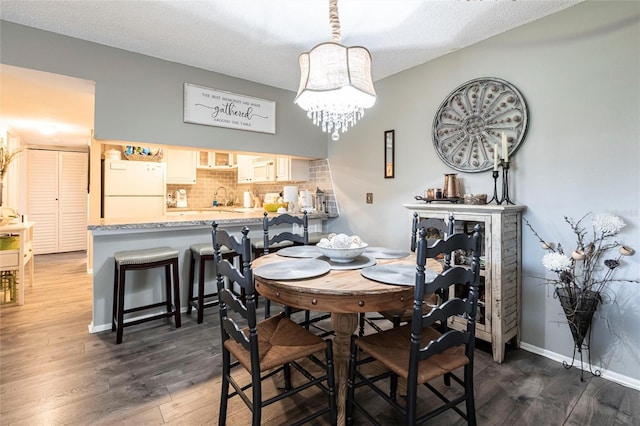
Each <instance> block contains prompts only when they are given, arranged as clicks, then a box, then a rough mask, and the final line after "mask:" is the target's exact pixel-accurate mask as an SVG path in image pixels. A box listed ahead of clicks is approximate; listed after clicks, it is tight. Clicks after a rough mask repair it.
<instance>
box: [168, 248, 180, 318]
mask: <svg viewBox="0 0 640 426" xmlns="http://www.w3.org/2000/svg"><path fill="white" fill-rule="evenodd" d="M172 264H173V304H174V306H175V307H174V309H175V318H176V328H180V327H181V326H182V321H181V319H180V315H181V312H180V274H179V273H178V259H174V260H173V261H172ZM168 297H169V296H168V295H167V298H168Z"/></svg>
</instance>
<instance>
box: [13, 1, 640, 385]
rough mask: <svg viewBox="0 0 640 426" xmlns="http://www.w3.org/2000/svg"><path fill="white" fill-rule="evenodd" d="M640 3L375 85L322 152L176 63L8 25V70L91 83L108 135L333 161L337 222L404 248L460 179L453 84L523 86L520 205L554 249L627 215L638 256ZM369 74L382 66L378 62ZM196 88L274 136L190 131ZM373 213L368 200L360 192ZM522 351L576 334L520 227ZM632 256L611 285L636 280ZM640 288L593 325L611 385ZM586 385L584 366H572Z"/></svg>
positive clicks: (568, 16) (635, 351)
mask: <svg viewBox="0 0 640 426" xmlns="http://www.w3.org/2000/svg"><path fill="white" fill-rule="evenodd" d="M639 21H640V3H638V2H613V1H609V2H593V1H589V2H586V3H583V4H580V5H577V6H574V7H572V8H570V9H567V10H565V11H562V12H559V13H557V14H555V15H552V16H550V17H547V18H544V19H542V20H539V21H536V22H533V23H531V24H528V25H526V26H524V27H521V28H518V29H515V30H513V31H510V32H508V33H506V34H503V35H500V36H498V37H495V38H493V39H491V40H488V41H486V42H483V43H479V44H477V45H475V46H472V47H469V48H466V49H464V50H462V51H459V52H456V53H453V54H450V55H448V56H446V57H443V58H440V59H438V60H435V61H432V62H430V63H428V64H425V65H422V66H419V67H416V68H413V69H411V70H408V71H405V72H403V73H400V74H398V75H396V76H392V77H389V78H387V79H385V80H382V81H379V82H377V83H376V90H377V92H378V101H377V103H376V105H375V106H374V108H372V109H371V110H370V111H367V114H366V115H365V117H364V118H363V119H362V121H361V122H360V123H359V124H358V125H357V126H355V127H354V128H353V129H350V131H349V132H348V133H346V134H344V135H342V136H341V138H340V140H339V141H338V142H330V143H329V145H328V147H327V143H326V138H325V136H324V134H322V133H321V132H319V131H318V129H317V128H315V127H314V126H313V125H312V124H311V123H310V122H309V120H308V119H307V118H306V116H305V115H304V113H302V112H301V111H300V110H299V108H298V107H297V106H294V105H293V104H292V99H293V93H292V92H287V91H282V90H279V89H274V88H270V87H266V86H261V85H258V84H254V83H250V82H247V81H242V80H238V79H235V78H231V77H226V76H222V75H219V74H215V73H210V72H206V71H202V70H198V69H195V68H190V67H186V66H183V65H178V64H173V63H167V62H163V61H160V60H156V59H152V58H147V57H142V56H140V55H135V54H132V53H127V52H124V51H120V50H116V49H111V48H107V47H104V46H99V45H95V44H92V43H88V42H83V41H79V40H75V39H71V38H68V37H63V36H58V35H54V34H50V33H46V32H42V31H37V30H33V29H28V28H26V27H21V26H19V25H14V24H10V23H7V22H2V26H1V28H0V36H1V37H2V62H3V63H6V64H9V65H15V66H21V67H26V68H33V69H37V70H43V71H49V72H55V73H60V74H65V75H70V76H74V77H79V78H85V79H89V80H94V81H96V82H97V84H96V90H97V92H96V136H97V137H98V138H104V139H120V140H133V141H149V142H155V143H163V144H177V145H190V146H198V147H210V146H213V147H218V148H225V149H235V150H246V151H263V152H284V153H289V154H294V155H303V156H310V157H325V156H327V155H326V154H327V150H328V158H329V161H330V165H331V173H332V178H333V183H334V186H335V195H336V198H337V200H338V202H339V208H340V213H341V217H340V218H339V219H337V220H336V221H335V222H334V224H333V225H332V229H333V230H335V231H340V232H347V233H357V234H360V235H362V236H363V238H364V239H365V240H366V241H367V242H368V243H369V244H371V245H385V246H390V247H398V248H400V247H403V248H406V247H407V244H408V241H407V229H408V224H409V220H410V218H409V214H408V212H407V211H406V209H404V208H403V207H402V205H403V204H404V203H408V202H412V201H413V196H414V195H417V194H422V193H423V191H424V189H425V188H428V187H436V186H441V185H442V182H443V174H444V173H450V172H453V170H451V169H450V168H448V167H447V166H445V165H444V164H443V163H442V162H441V161H440V160H439V158H438V157H437V155H436V153H435V151H434V148H433V143H432V141H431V123H432V120H433V117H434V114H435V112H436V110H437V108H438V106H439V105H440V102H442V100H443V99H444V98H445V97H446V96H447V94H448V93H449V92H450V91H451V90H453V89H454V88H455V87H457V86H459V85H460V84H462V83H464V82H466V81H468V80H471V79H474V78H478V77H497V78H501V79H504V80H507V81H509V82H510V83H512V84H514V85H515V86H516V87H517V88H518V89H519V90H520V91H521V92H522V93H523V95H524V97H525V98H526V100H527V103H528V107H529V110H530V122H529V131H528V134H527V137H526V139H525V142H524V144H523V145H522V147H521V148H520V150H519V151H518V152H517V154H516V155H515V157H514V158H513V163H512V167H513V168H512V173H511V176H512V185H513V187H512V189H511V190H510V191H511V195H512V198H514V199H515V200H516V201H517V202H518V203H519V204H524V205H526V206H527V211H526V217H527V218H528V219H529V220H530V221H531V222H532V223H533V224H534V226H535V227H536V228H537V230H538V232H540V233H541V234H542V235H544V236H546V237H547V238H549V239H550V240H554V241H560V242H563V243H564V244H565V245H566V246H571V245H572V244H573V242H574V241H575V239H574V238H573V236H572V235H571V234H570V231H569V230H568V229H567V227H566V226H565V225H564V222H563V216H564V215H568V216H572V217H575V218H579V217H581V216H582V215H583V214H585V213H587V212H590V211H593V212H594V213H595V212H601V211H610V212H613V213H615V214H618V215H620V216H621V217H622V218H623V219H624V220H625V222H626V223H627V226H626V227H625V228H624V230H623V233H622V234H621V235H620V240H621V241H623V242H624V243H626V244H628V245H630V246H632V247H634V248H636V249H640V238H639V235H640V233H639V232H638V230H639V226H640V217H639V207H640V206H639V199H640V176H639V169H640V167H639V166H640V164H639V163H640V152H639V145H640V144H639V135H640V123H639V121H640V119H639V117H640V96H639V94H640V81H639V80H640V65H639V64H640V56H639V52H640V42H639V40H640V24H639ZM373 66H375V58H374V65H373ZM185 81H186V82H191V83H196V84H201V85H203V86H209V87H215V88H218V89H222V90H228V91H233V92H237V93H241V94H246V95H252V96H256V97H262V98H267V99H273V100H276V101H277V102H278V104H277V105H278V126H277V127H278V134H277V135H275V136H271V135H263V134H257V133H251V132H241V131H236V130H225V129H218V128H213V127H211V128H210V127H207V126H197V125H187V124H183V123H182V84H183V82H185ZM389 129H395V131H396V178H395V179H384V178H383V132H384V131H385V130H389ZM459 177H460V178H461V180H462V183H463V185H464V189H465V192H467V193H491V191H492V179H491V174H490V172H485V173H479V174H468V173H461V174H459ZM366 192H373V193H374V204H371V205H369V204H365V193H366ZM523 236H524V238H523V240H524V241H523V263H524V265H523V266H524V274H525V277H524V284H523V297H522V300H523V308H522V329H523V333H522V340H523V346H524V347H525V348H527V349H528V350H533V351H536V352H540V353H543V354H545V355H546V356H550V357H552V358H554V357H555V358H557V357H566V356H569V357H570V356H571V348H572V344H571V336H570V334H569V330H568V327H567V326H566V322H565V321H564V320H563V317H562V315H561V311H560V306H559V303H558V301H557V300H555V299H553V298H552V296H551V291H550V290H549V288H548V287H546V286H544V285H542V284H541V282H540V281H539V280H537V279H535V278H534V277H540V276H544V274H545V271H544V270H543V268H542V266H541V264H540V258H541V257H542V255H543V252H542V250H541V249H540V247H539V244H538V242H537V240H536V239H535V238H534V237H533V236H532V235H531V233H530V232H527V231H526V230H525V232H523ZM639 257H640V256H639V255H638V254H636V256H633V257H630V258H625V259H624V262H625V264H624V267H622V268H620V269H619V270H617V271H616V273H617V276H618V277H621V278H622V277H626V278H629V279H637V278H638V277H640V264H639V263H638V262H639ZM639 285H640V284H619V285H618V284H614V285H612V286H611V290H612V292H611V296H612V297H614V298H615V301H611V302H610V303H607V304H605V305H603V306H601V307H600V308H599V312H598V314H597V318H596V319H595V322H594V327H593V328H594V330H593V340H592V359H593V361H594V363H595V364H596V365H598V366H601V367H602V368H603V369H604V371H605V377H607V378H610V379H612V380H616V381H620V382H623V383H626V384H628V385H630V386H634V387H636V388H639V389H640V370H638V368H637V366H638V365H640V338H639V337H640V328H639V326H638V324H640V302H639V301H638V297H637V294H638V292H637V290H638V289H639V288H640V287H639ZM576 378H577V372H576Z"/></svg>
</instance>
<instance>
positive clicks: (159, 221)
mask: <svg viewBox="0 0 640 426" xmlns="http://www.w3.org/2000/svg"><path fill="white" fill-rule="evenodd" d="M263 214H264V211H263V209H242V210H240V209H238V210H233V209H208V210H203V211H199V212H189V214H185V215H179V214H175V215H164V216H159V217H148V218H117V219H99V220H95V221H93V222H90V223H89V224H88V226H87V229H88V230H89V231H90V233H91V235H92V247H91V250H90V252H89V257H90V259H89V260H90V265H91V266H90V267H91V269H92V270H93V312H92V321H91V324H89V332H91V333H97V332H100V331H105V330H110V329H111V316H112V304H113V279H114V260H113V254H114V253H115V252H117V251H120V250H138V249H148V248H154V247H160V246H169V247H172V248H174V249H176V250H179V252H180V259H179V265H180V268H179V269H180V275H179V276H180V293H181V294H180V300H181V305H182V306H181V309H182V311H185V310H186V307H187V297H186V295H187V285H188V284H189V283H188V275H189V271H188V269H189V268H188V267H187V266H186V265H188V261H189V247H190V246H191V245H192V244H196V243H210V242H211V225H212V223H213V222H214V221H216V222H217V223H219V224H220V226H221V227H223V228H225V229H227V230H230V231H231V232H234V233H235V232H237V233H238V234H239V233H240V230H241V229H242V228H243V227H244V226H247V227H249V229H250V235H251V237H252V238H259V237H261V236H262V232H263V231H262V219H263ZM270 214H275V213H270ZM308 217H309V232H322V230H323V227H324V223H325V222H326V220H327V218H328V216H327V215H326V214H325V213H317V212H313V213H310V214H309V215H308ZM139 274H145V275H144V276H143V279H145V280H156V279H160V278H161V277H160V274H161V271H159V270H158V271H146V272H139ZM140 276H142V275H140ZM210 281H211V280H210ZM207 284H208V285H211V286H213V285H214V283H213V281H211V282H209V283H207ZM156 291H157V290H156ZM125 294H126V298H127V301H128V302H131V303H133V304H134V305H144V304H148V303H151V302H152V301H153V300H156V299H157V298H158V297H159V296H160V295H158V294H154V290H153V287H150V286H143V285H140V286H137V285H135V283H134V284H133V285H132V286H130V287H129V288H127V290H126V293H125Z"/></svg>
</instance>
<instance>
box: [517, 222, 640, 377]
mask: <svg viewBox="0 0 640 426" xmlns="http://www.w3.org/2000/svg"><path fill="white" fill-rule="evenodd" d="M589 215H590V213H587V214H586V215H584V216H583V217H582V218H581V219H580V220H578V221H575V220H574V219H572V218H569V217H567V216H565V217H564V220H565V222H566V223H567V224H568V225H569V226H570V227H571V230H572V231H573V233H574V234H575V236H576V244H575V246H574V247H573V248H572V249H570V250H567V251H565V247H563V246H562V244H560V243H558V244H557V245H556V244H554V243H552V242H549V241H548V240H546V239H543V238H542V237H541V236H540V235H538V233H537V232H536V231H535V229H533V226H532V225H531V224H530V223H529V222H528V221H527V219H526V218H523V219H524V222H525V224H526V225H527V226H528V227H529V229H531V231H532V232H533V234H534V235H535V236H536V237H537V238H538V240H540V243H541V246H542V248H543V249H544V250H547V253H545V254H544V256H542V264H543V265H544V267H545V269H547V270H548V271H551V272H553V273H554V274H555V276H554V277H552V278H547V279H546V280H547V282H548V283H549V284H552V285H553V286H554V290H555V295H556V296H557V297H558V299H559V300H560V305H561V306H562V309H563V311H564V314H565V317H566V318H567V322H568V324H569V328H570V329H571V335H572V337H573V341H574V358H575V352H576V351H578V352H579V353H580V356H581V357H582V348H583V342H584V340H585V337H586V335H587V331H588V330H589V327H590V325H591V320H592V318H593V314H594V313H595V311H596V310H597V308H598V304H599V303H600V302H601V301H602V295H601V292H602V291H603V290H604V289H605V288H606V287H607V284H609V283H610V282H616V281H617V282H636V283H637V282H638V281H637V280H628V279H618V278H614V272H615V270H616V269H617V268H618V267H619V266H621V259H622V257H623V256H631V255H633V254H634V252H635V250H634V249H633V248H631V247H629V246H625V245H622V244H621V243H619V242H618V241H616V240H615V239H613V238H614V236H615V235H616V234H618V233H619V232H620V230H621V229H622V228H623V227H624V226H625V223H624V222H623V221H622V219H620V218H619V217H618V216H615V215H613V214H610V213H601V214H597V215H595V216H594V217H593V218H592V220H591V227H590V229H588V226H587V225H586V224H585V219H586V218H587V217H588V216H589ZM616 249H617V250H616ZM614 253H615V254H614ZM612 254H613V257H612ZM587 348H588V345H587ZM581 359H582V358H581ZM571 365H573V363H572V364H571Z"/></svg>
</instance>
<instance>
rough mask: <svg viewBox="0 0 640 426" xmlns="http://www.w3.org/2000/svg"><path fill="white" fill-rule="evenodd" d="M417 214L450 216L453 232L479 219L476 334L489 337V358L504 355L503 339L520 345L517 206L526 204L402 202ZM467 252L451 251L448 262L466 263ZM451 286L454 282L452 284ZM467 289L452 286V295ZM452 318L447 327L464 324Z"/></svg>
mask: <svg viewBox="0 0 640 426" xmlns="http://www.w3.org/2000/svg"><path fill="white" fill-rule="evenodd" d="M405 207H406V208H407V209H409V210H410V211H411V214H412V215H413V213H414V212H417V213H418V214H419V216H420V218H421V219H424V218H436V219H442V220H444V221H445V222H446V221H448V218H449V214H452V215H453V218H454V225H455V226H454V232H456V233H458V232H464V233H467V234H471V233H473V229H474V227H475V225H476V224H479V225H480V229H481V232H482V234H483V236H484V241H483V244H482V254H481V258H480V294H479V300H478V314H477V317H476V337H477V338H478V339H481V340H484V341H486V342H489V343H491V347H492V350H493V359H494V361H496V362H498V363H501V362H502V361H503V360H504V352H505V344H506V343H508V342H509V343H511V344H512V345H513V346H514V347H515V348H518V347H519V346H520V304H521V280H522V255H521V246H522V211H523V210H524V209H525V206H511V205H508V206H499V205H466V204H405ZM470 262H471V257H470V256H469V253H464V252H462V251H457V252H455V253H453V254H452V264H455V265H462V266H471V265H470ZM454 287H455V286H454ZM465 291H466V289H463V288H451V289H450V290H449V294H450V295H451V296H453V295H455V296H460V295H463V294H464V292H465ZM465 324H466V323H465V322H464V321H462V320H460V321H458V320H456V319H454V320H452V321H451V322H450V324H449V326H450V327H452V328H462V327H465Z"/></svg>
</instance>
